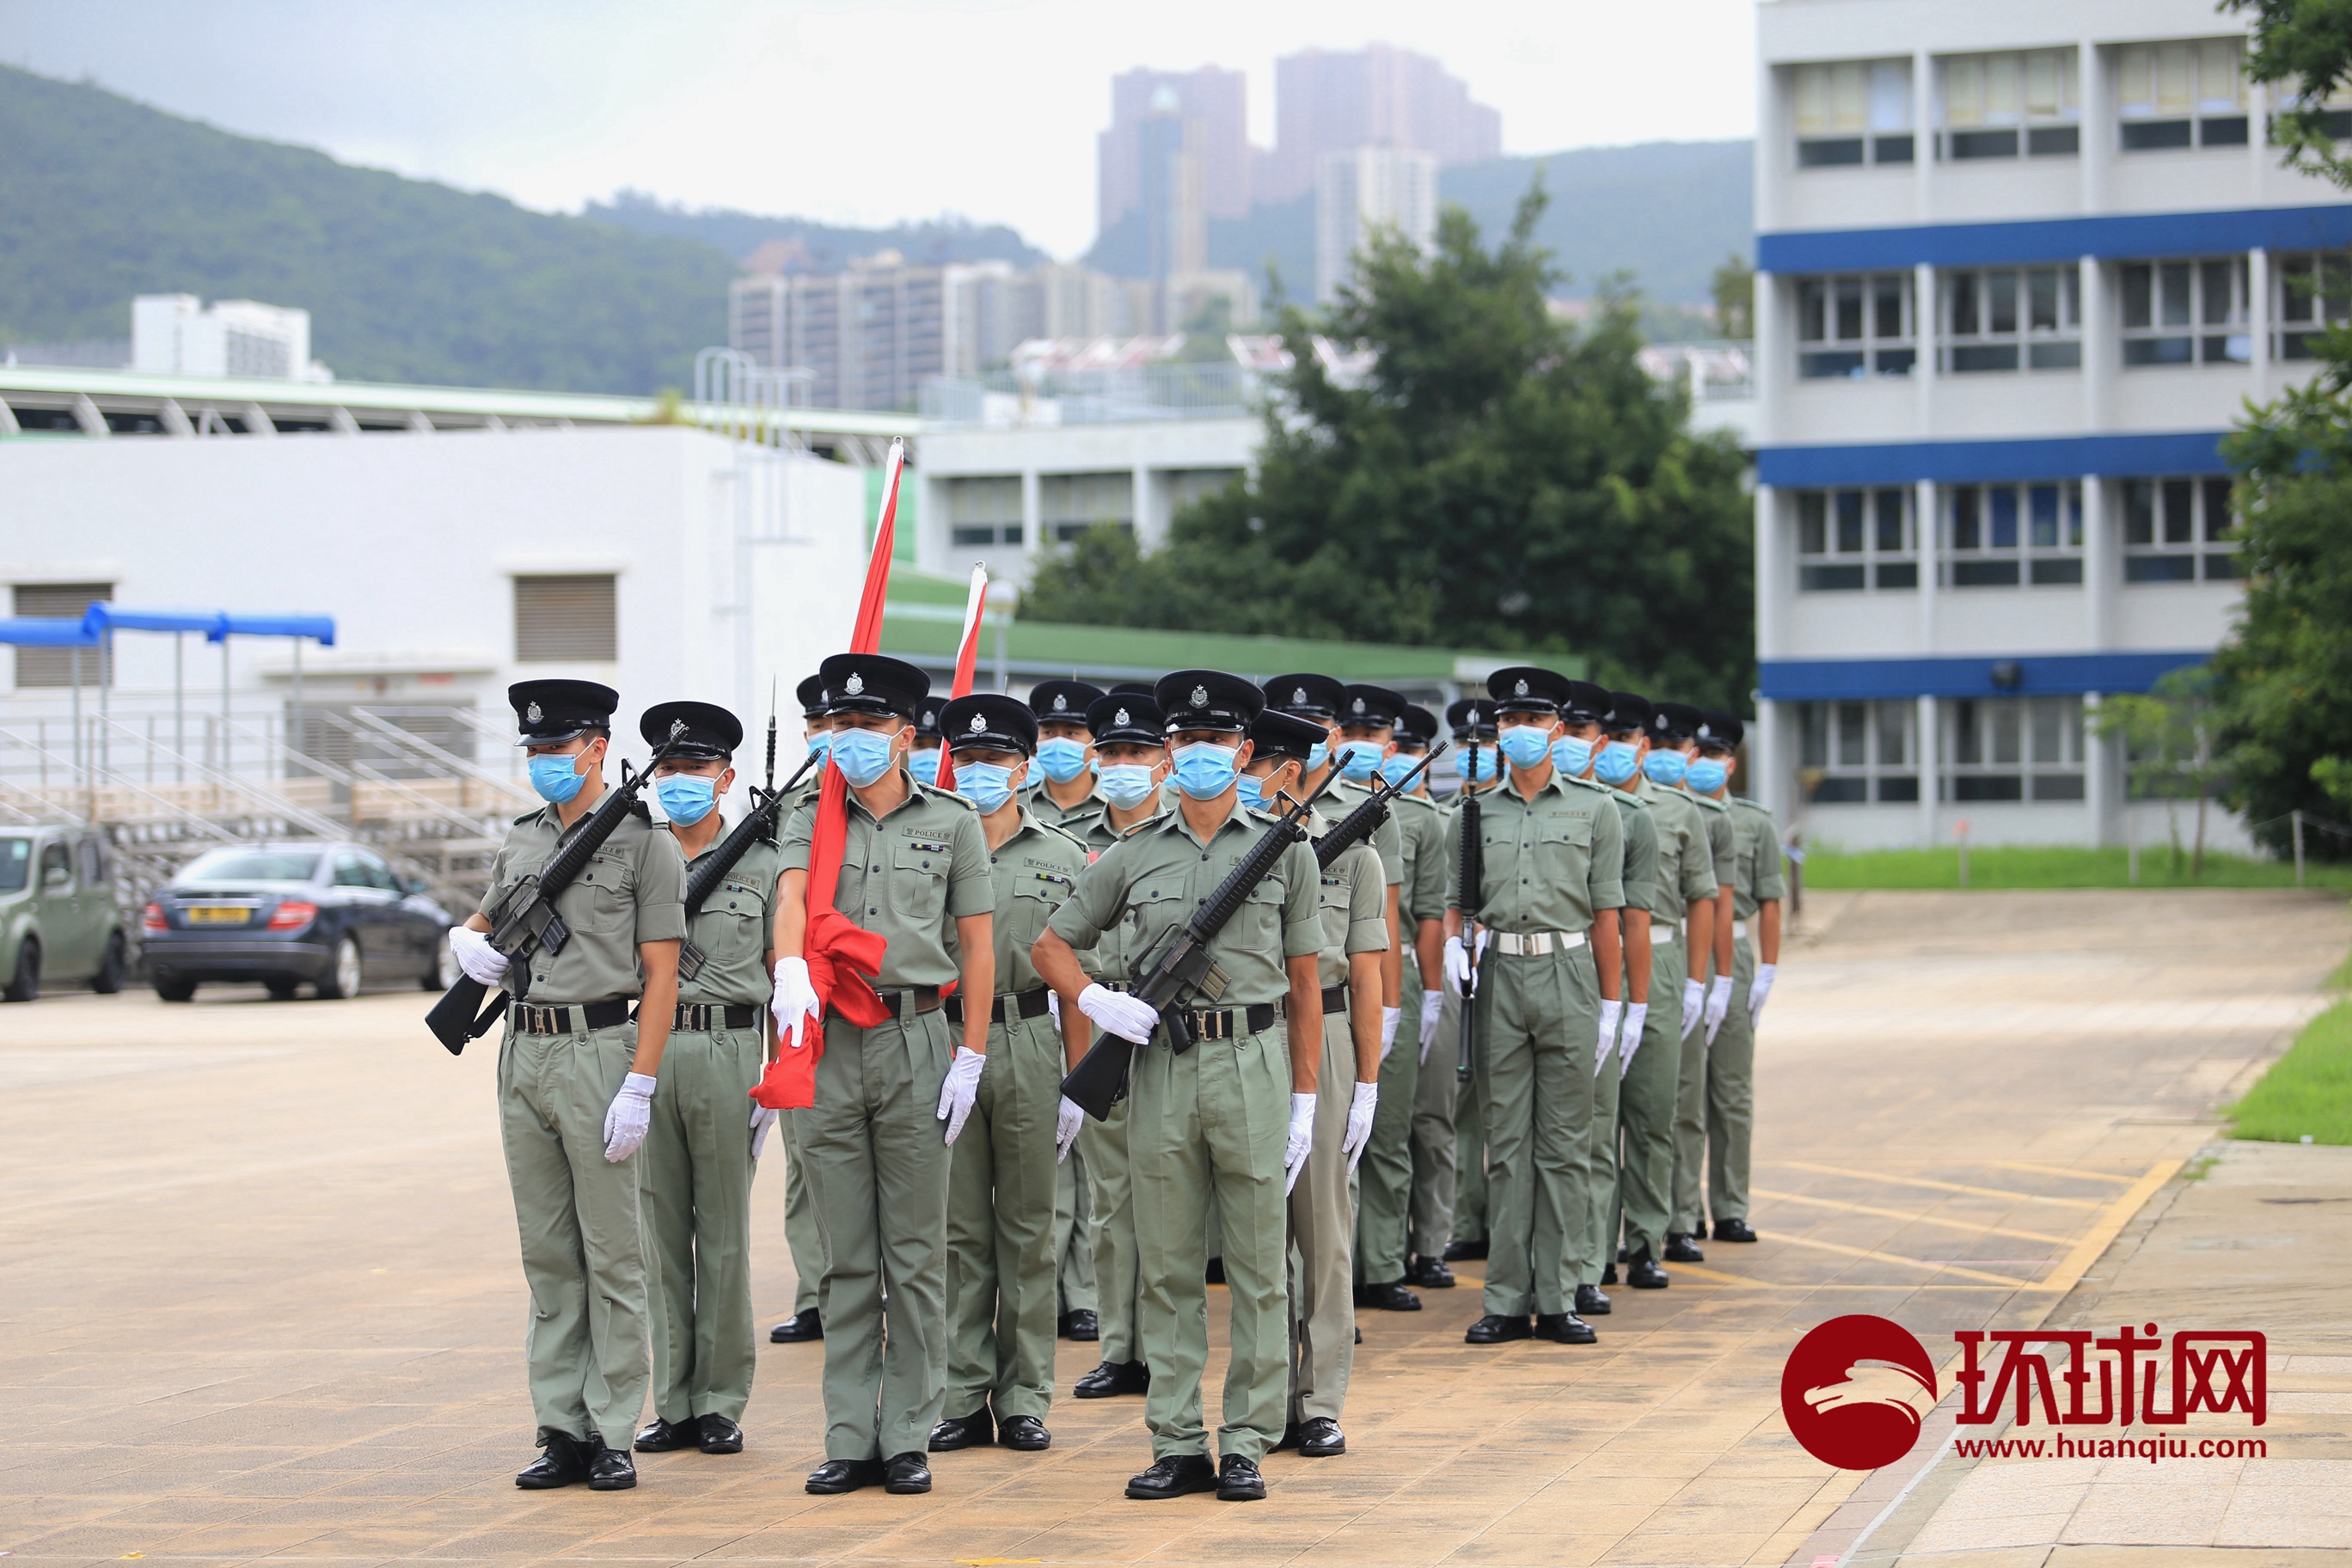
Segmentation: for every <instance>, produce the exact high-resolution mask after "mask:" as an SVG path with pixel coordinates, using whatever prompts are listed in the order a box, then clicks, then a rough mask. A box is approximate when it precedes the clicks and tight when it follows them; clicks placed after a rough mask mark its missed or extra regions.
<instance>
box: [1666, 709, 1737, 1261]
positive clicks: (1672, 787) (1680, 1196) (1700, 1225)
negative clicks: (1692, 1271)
mask: <svg viewBox="0 0 2352 1568" xmlns="http://www.w3.org/2000/svg"><path fill="white" fill-rule="evenodd" d="M1704 728H1706V715H1705V714H1703V713H1701V712H1700V711H1699V710H1697V709H1696V708H1694V707H1692V706H1691V705H1690V704H1689V703H1687V702H1661V703H1659V704H1658V711H1657V716H1656V717H1655V718H1654V719H1653V720H1652V721H1651V722H1650V732H1651V735H1652V736H1653V737H1654V741H1653V743H1652V745H1651V747H1650V754H1649V756H1647V757H1646V758H1644V759H1643V763H1642V765H1643V768H1645V769H1646V770H1648V772H1649V774H1650V777H1651V779H1652V781H1653V782H1654V783H1656V784H1659V785H1660V786H1661V787H1662V788H1664V789H1666V790H1669V791H1672V792H1674V793H1675V794H1678V795H1681V796H1682V797H1683V798H1684V799H1685V800H1687V801H1689V802H1690V803H1691V804H1692V805H1693V806H1695V807H1696V809H1697V812H1698V820H1699V824H1700V827H1701V830H1702V832H1703V833H1704V835H1705V837H1706V855H1707V861H1708V866H1709V868H1710V871H1711V873H1712V875H1713V877H1714V879H1715V882H1716V893H1715V908H1714V909H1713V910H1710V911H1709V913H1708V925H1707V931H1706V936H1705V937H1704V938H1702V937H1701V936H1700V935H1699V934H1698V931H1697V927H1696V919H1695V918H1694V923H1693V926H1692V929H1691V931H1690V934H1689V938H1688V940H1689V952H1688V956H1687V960H1686V962H1687V963H1688V964H1689V969H1688V972H1687V973H1686V974H1685V978H1684V981H1683V1037H1682V1048H1681V1050H1680V1052H1679V1053H1678V1055H1677V1060H1676V1069H1677V1070H1676V1073H1675V1116H1674V1160H1675V1173H1674V1190H1673V1194H1672V1196H1671V1200H1670V1201H1671V1205H1672V1206H1671V1210H1670V1212H1669V1214H1668V1216H1667V1222H1666V1237H1665V1259H1666V1261H1667V1262H1669V1263H1704V1262H1706V1254H1705V1253H1704V1252H1702V1251H1700V1250H1699V1247H1698V1242H1697V1239H1696V1238H1697V1237H1699V1236H1700V1235H1701V1234H1702V1233H1704V1232H1705V1230H1706V1215H1705V1214H1704V1213H1702V1212H1701V1208H1700V1201H1701V1197H1702V1195H1703V1194H1704V1193H1705V1191H1706V1182H1705V1172H1704V1169H1703V1166H1704V1164H1705V1162H1706V1047H1707V1042H1708V1041H1709V1040H1710V1039H1711V1038H1713V1037H1714V1035H1715V1031H1716V1029H1717V1026H1720V1025H1721V1024H1722V1022H1723V1019H1724V1016H1725V1015H1726V1014H1727V1013H1728V1012H1729V1011H1730V1008H1731V941H1732V939H1731V904H1732V884H1733V883H1734V882H1736V881H1737V880H1738V845H1737V839H1736V837H1735V835H1734V832H1733V829H1732V826H1731V807H1730V806H1729V805H1726V804H1725V803H1724V802H1722V801H1720V800H1717V799H1714V798H1712V797H1710V796H1707V795H1700V794H1699V793H1698V792H1697V791H1696V790H1693V789H1691V788H1690V787H1689V786H1688V784H1687V783H1686V780H1685V775H1686V774H1687V773H1688V771H1689V767H1690V764H1691V763H1692V762H1693V760H1695V759H1696V757H1697V755H1698V734H1699V731H1701V730H1702V729H1704Z"/></svg>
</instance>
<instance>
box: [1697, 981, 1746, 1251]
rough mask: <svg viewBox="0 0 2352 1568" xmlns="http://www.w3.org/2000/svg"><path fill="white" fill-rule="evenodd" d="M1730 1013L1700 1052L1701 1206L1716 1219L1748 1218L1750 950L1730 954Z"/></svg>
mask: <svg viewBox="0 0 2352 1568" xmlns="http://www.w3.org/2000/svg"><path fill="white" fill-rule="evenodd" d="M1734 952H1735V955H1736V957H1737V960H1738V962H1737V963H1734V964H1733V966H1732V971H1731V1014H1730V1016H1728V1017H1727V1018H1725V1019H1724V1021H1723V1029H1722V1032H1721V1033H1719V1034H1717V1036H1716V1037H1715V1044H1714V1045H1712V1046H1710V1047H1708V1048H1707V1053H1706V1208H1707V1213H1708V1214H1709V1215H1713V1216H1714V1217H1715V1218H1716V1219H1717V1220H1727V1219H1746V1218H1747V1217H1748V1135H1749V1134H1750V1133H1751V1132H1752V1131H1754V1129H1755V1125H1756V1026H1755V1024H1754V1023H1753V1022H1752V1021H1751V1020H1750V1019H1749V1017H1748V987H1750V986H1752V985H1754V984H1756V950H1755V949H1754V948H1753V947H1751V946H1749V945H1748V943H1747V942H1740V943H1739V944H1738V947H1737V948H1736V949H1735V950H1734Z"/></svg>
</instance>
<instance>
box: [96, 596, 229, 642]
mask: <svg viewBox="0 0 2352 1568" xmlns="http://www.w3.org/2000/svg"><path fill="white" fill-rule="evenodd" d="M220 623H221V613H220V612H219V611H218V610H134V609H126V608H125V607H123V606H122V605H110V604H108V603H107V602H106V601H104V600H103V599H100V600H98V601H95V602H93V603H92V604H91V605H90V606H89V608H88V609H86V610H84V611H83V612H82V613H81V624H82V629H83V630H85V631H87V632H89V634H90V635H91V636H92V637H96V636H98V635H99V634H100V633H102V632H105V631H107V630H109V629H112V630H115V631H125V632H204V633H205V634H207V635H209V634H211V633H212V632H214V631H215V630H216V629H218V627H219V626H220Z"/></svg>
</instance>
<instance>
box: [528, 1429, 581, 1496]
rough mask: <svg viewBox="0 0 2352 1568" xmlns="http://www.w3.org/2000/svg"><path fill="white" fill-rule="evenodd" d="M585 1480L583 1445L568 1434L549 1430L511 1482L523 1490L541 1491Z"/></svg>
mask: <svg viewBox="0 0 2352 1568" xmlns="http://www.w3.org/2000/svg"><path fill="white" fill-rule="evenodd" d="M586 1479H588V1457H587V1453H586V1445H584V1444H583V1443H582V1442H581V1441H580V1439H579V1438H577V1437H574V1436H571V1435H570V1434H568V1433H564V1432H550V1433H549V1434H548V1435H547V1443H546V1445H545V1447H544V1449H543V1451H542V1452H541V1454H540V1456H539V1458H536V1459H533V1460H532V1461H531V1462H530V1464H528V1465H525V1466H524V1467H523V1468H522V1469H521V1471H520V1473H518V1474H517V1475H516V1477H515V1485H517V1486H519V1487H520V1488H521V1489H523V1490H525V1491H527V1492H543V1491H550V1490H552V1489H554V1488H556V1487H568V1486H570V1485H572V1483H573V1482H574V1481H584V1480H586Z"/></svg>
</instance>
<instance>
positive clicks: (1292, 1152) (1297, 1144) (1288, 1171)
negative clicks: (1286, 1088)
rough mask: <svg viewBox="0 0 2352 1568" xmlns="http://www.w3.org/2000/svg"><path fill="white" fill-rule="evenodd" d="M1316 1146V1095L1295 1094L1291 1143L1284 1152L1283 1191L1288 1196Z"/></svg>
mask: <svg viewBox="0 0 2352 1568" xmlns="http://www.w3.org/2000/svg"><path fill="white" fill-rule="evenodd" d="M1314 1147H1315V1097H1314V1096H1313V1095H1311V1094H1294V1095H1292V1096H1291V1097H1290V1143H1289V1146H1288V1147H1287V1148H1286V1149H1284V1150H1283V1152H1282V1174H1283V1183H1282V1191H1283V1194H1284V1195H1285V1196H1288V1195H1289V1193H1290V1189H1291V1188H1293V1187H1295V1186H1297V1184H1298V1173H1299V1172H1301V1171H1303V1170H1305V1169H1307V1151H1309V1150H1310V1149H1313V1148H1314Z"/></svg>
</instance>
